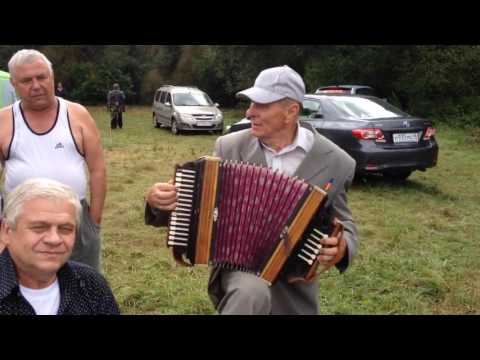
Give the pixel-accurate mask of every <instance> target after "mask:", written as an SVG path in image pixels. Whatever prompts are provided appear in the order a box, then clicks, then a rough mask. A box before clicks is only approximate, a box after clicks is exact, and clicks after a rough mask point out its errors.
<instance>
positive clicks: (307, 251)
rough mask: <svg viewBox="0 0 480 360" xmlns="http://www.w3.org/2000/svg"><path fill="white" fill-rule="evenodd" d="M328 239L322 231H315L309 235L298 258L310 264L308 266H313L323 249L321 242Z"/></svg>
mask: <svg viewBox="0 0 480 360" xmlns="http://www.w3.org/2000/svg"><path fill="white" fill-rule="evenodd" d="M327 237H328V235H326V234H324V233H322V232H321V231H320V230H318V229H313V232H312V233H310V234H308V236H307V240H306V241H305V242H304V243H303V244H302V247H301V249H300V251H299V253H298V254H297V256H298V257H299V258H300V259H302V260H304V261H305V262H306V263H308V265H312V264H313V262H314V261H315V259H316V258H317V256H318V254H319V253H320V249H321V248H322V244H321V243H320V240H321V239H325V238H327Z"/></svg>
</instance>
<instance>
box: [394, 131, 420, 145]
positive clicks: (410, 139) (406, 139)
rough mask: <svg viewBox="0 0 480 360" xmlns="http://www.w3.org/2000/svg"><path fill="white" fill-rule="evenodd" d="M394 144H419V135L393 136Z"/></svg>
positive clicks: (404, 134)
mask: <svg viewBox="0 0 480 360" xmlns="http://www.w3.org/2000/svg"><path fill="white" fill-rule="evenodd" d="M393 142H394V143H395V144H398V143H416V142H418V133H403V134H393Z"/></svg>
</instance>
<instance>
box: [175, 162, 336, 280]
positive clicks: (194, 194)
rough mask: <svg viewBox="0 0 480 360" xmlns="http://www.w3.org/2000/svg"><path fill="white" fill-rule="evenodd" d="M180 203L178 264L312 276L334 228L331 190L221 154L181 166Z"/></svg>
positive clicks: (177, 171)
mask: <svg viewBox="0 0 480 360" xmlns="http://www.w3.org/2000/svg"><path fill="white" fill-rule="evenodd" d="M175 183H176V185H177V188H178V194H179V200H178V205H177V208H176V209H175V211H174V212H172V214H171V216H170V220H169V228H168V234H167V245H168V246H169V247H172V248H173V254H174V257H175V259H176V260H177V262H179V263H182V264H184V265H189V266H193V265H195V264H208V265H212V266H219V267H222V268H226V269H232V270H239V271H245V272H250V273H253V274H255V275H257V276H259V277H261V278H263V279H265V280H266V281H268V282H269V283H270V284H272V283H273V282H274V281H275V280H276V279H277V277H278V276H279V275H280V274H285V275H287V276H289V277H291V278H296V279H298V278H307V277H311V273H312V271H315V269H316V266H317V265H318V262H317V261H316V257H317V254H318V252H319V249H320V248H321V245H320V238H321V237H324V236H327V234H330V233H331V232H332V229H333V225H332V221H331V217H330V216H329V214H328V211H326V209H325V208H324V204H325V203H326V198H327V195H326V192H325V191H323V190H322V189H320V188H318V187H316V186H311V185H309V184H308V183H306V182H304V181H302V180H299V179H297V178H293V177H289V176H287V175H285V174H283V173H281V172H278V171H273V170H271V169H268V168H265V167H261V166H256V165H252V164H246V163H239V162H234V161H229V160H220V159H219V158H215V157H203V158H200V159H198V160H196V161H192V162H187V163H185V164H183V165H178V166H177V167H176V169H175Z"/></svg>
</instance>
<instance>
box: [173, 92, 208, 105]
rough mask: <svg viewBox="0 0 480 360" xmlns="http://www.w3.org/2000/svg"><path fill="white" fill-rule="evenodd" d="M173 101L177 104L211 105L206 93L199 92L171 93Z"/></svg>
mask: <svg viewBox="0 0 480 360" xmlns="http://www.w3.org/2000/svg"><path fill="white" fill-rule="evenodd" d="M173 103H174V104H175V105H177V106H212V105H213V102H212V100H210V98H209V97H208V95H207V94H204V93H201V92H190V93H177V94H173Z"/></svg>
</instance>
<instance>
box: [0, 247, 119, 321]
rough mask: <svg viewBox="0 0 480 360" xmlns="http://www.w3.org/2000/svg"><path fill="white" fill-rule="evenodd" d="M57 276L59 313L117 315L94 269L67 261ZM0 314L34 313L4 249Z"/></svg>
mask: <svg viewBox="0 0 480 360" xmlns="http://www.w3.org/2000/svg"><path fill="white" fill-rule="evenodd" d="M57 276H58V283H59V287H60V306H59V308H58V315H118V314H120V311H119V309H118V305H117V302H116V301H115V298H114V296H113V294H112V291H111V290H110V287H109V286H108V284H107V281H106V280H105V278H104V277H103V276H102V275H101V274H99V273H98V272H97V271H96V270H94V269H92V268H91V267H89V266H87V265H83V264H80V263H77V262H74V261H68V262H67V263H66V264H65V265H63V266H62V267H61V268H60V270H59V271H58V273H57ZM0 315H35V310H34V309H33V307H32V306H31V305H30V304H29V303H28V301H27V300H26V299H25V298H24V297H23V295H22V294H21V292H20V288H19V286H18V279H17V272H16V270H15V266H14V264H13V260H12V258H11V257H10V253H9V252H8V250H7V249H5V250H4V251H3V252H2V253H1V254H0Z"/></svg>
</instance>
